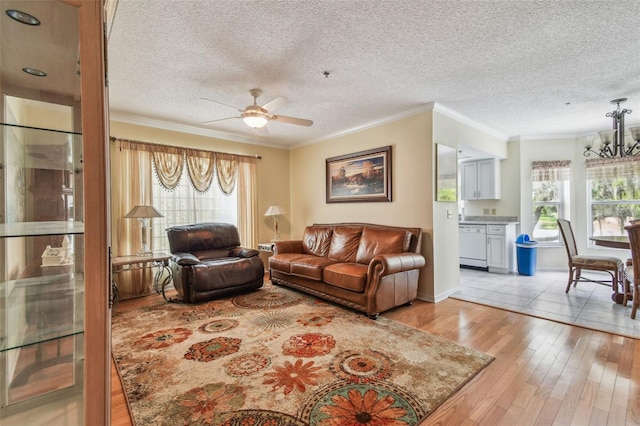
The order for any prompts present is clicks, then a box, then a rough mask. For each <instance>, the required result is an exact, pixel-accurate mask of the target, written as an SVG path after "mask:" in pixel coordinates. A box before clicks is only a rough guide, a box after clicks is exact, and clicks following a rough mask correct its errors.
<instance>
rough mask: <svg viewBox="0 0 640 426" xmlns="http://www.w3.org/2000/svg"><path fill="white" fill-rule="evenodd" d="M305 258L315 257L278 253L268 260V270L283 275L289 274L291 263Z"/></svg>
mask: <svg viewBox="0 0 640 426" xmlns="http://www.w3.org/2000/svg"><path fill="white" fill-rule="evenodd" d="M305 257H315V256H313V255H312V254H302V253H280V254H274V255H273V256H271V257H270V258H269V268H271V269H274V270H276V271H280V272H284V273H285V274H290V273H291V263H292V262H293V261H294V260H298V259H304V258H305Z"/></svg>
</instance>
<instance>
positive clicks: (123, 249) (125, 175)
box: [111, 141, 153, 299]
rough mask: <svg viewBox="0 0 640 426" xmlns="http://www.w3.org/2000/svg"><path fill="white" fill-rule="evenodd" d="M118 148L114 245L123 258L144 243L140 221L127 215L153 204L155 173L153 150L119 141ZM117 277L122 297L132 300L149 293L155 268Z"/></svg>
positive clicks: (114, 206) (113, 203) (117, 275)
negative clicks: (152, 191)
mask: <svg viewBox="0 0 640 426" xmlns="http://www.w3.org/2000/svg"><path fill="white" fill-rule="evenodd" d="M116 148H117V150H116V151H115V154H116V155H117V156H118V161H117V162H116V163H117V164H118V165H119V167H120V169H119V170H117V171H116V173H114V174H115V176H114V178H115V180H116V182H114V184H115V185H114V187H116V188H118V197H117V198H112V199H111V203H112V213H114V215H113V218H112V222H115V225H116V235H117V239H116V241H112V248H113V255H114V257H119V256H130V255H133V254H135V253H136V252H137V251H138V249H139V248H140V246H141V244H142V238H141V236H142V234H141V230H140V222H139V221H138V220H137V219H126V218H125V217H124V216H125V215H126V214H127V213H128V212H129V211H130V210H131V209H132V208H133V207H134V206H136V205H151V204H152V202H151V201H152V200H151V178H152V172H151V160H150V155H149V152H147V151H146V150H139V147H138V146H137V144H136V143H132V142H129V141H119V142H118V143H117V145H116ZM133 182H135V184H132V183H133ZM150 242H152V241H150ZM151 247H152V246H151ZM152 248H153V247H152ZM115 279H116V282H117V283H118V290H119V292H120V298H121V299H128V298H132V297H137V296H143V295H146V294H149V291H150V288H151V283H152V280H153V275H152V270H151V269H141V270H137V271H128V272H120V273H118V274H116V276H115Z"/></svg>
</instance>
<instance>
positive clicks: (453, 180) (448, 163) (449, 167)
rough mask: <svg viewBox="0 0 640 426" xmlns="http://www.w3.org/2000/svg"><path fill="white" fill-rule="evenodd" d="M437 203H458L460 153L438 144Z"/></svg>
mask: <svg viewBox="0 0 640 426" xmlns="http://www.w3.org/2000/svg"><path fill="white" fill-rule="evenodd" d="M436 201H445V202H451V203H455V202H457V201H458V151H456V149H455V148H451V147H450V146H447V145H442V144H440V143H439V144H436Z"/></svg>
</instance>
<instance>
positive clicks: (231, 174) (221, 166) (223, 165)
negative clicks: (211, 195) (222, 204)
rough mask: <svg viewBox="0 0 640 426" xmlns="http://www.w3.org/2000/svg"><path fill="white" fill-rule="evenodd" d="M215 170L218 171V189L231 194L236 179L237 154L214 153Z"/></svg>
mask: <svg viewBox="0 0 640 426" xmlns="http://www.w3.org/2000/svg"><path fill="white" fill-rule="evenodd" d="M254 160H255V159H254ZM254 162H255V161H254ZM216 171H217V172H218V184H219V185H220V189H221V190H222V192H224V193H225V194H227V195H229V194H231V193H232V192H233V188H234V187H235V186H236V179H237V177H238V156H237V155H231V154H216Z"/></svg>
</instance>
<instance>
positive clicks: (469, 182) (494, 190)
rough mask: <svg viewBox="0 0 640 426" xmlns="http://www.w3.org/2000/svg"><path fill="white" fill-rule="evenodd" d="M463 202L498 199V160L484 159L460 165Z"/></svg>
mask: <svg viewBox="0 0 640 426" xmlns="http://www.w3.org/2000/svg"><path fill="white" fill-rule="evenodd" d="M460 174H461V185H462V188H461V189H462V191H461V194H460V196H461V198H462V199H463V200H497V199H500V160H499V159H497V158H486V159H483V160H473V161H465V162H463V163H461V164H460Z"/></svg>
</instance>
